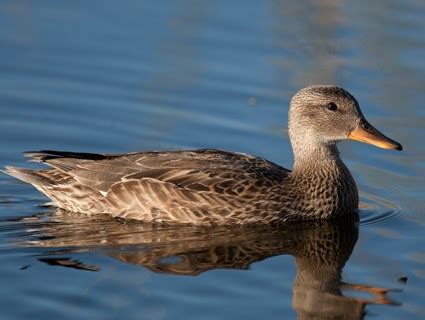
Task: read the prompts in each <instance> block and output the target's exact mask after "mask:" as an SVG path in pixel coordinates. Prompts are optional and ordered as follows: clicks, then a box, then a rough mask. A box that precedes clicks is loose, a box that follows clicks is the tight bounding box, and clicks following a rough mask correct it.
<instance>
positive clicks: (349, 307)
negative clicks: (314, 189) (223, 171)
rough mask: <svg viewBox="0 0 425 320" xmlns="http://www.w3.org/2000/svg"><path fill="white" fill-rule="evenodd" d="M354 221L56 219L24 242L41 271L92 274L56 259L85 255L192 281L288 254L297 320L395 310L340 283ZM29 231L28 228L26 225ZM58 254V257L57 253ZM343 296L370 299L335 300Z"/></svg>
mask: <svg viewBox="0 0 425 320" xmlns="http://www.w3.org/2000/svg"><path fill="white" fill-rule="evenodd" d="M357 219H358V217H357V216H352V217H351V218H347V217H345V218H344V220H339V221H326V222H314V223H305V222H304V223H303V224H293V225H286V226H281V227H276V226H243V227H242V226H237V227H235V226H233V227H229V226H228V227H226V226H219V227H199V226H198V227H196V226H182V225H179V226H170V225H168V226H160V225H149V224H141V223H139V222H134V221H122V220H112V219H111V218H109V217H105V218H103V217H96V218H90V217H87V216H86V215H81V216H75V215H69V214H64V213H63V212H61V211H58V212H56V214H54V216H53V218H51V219H49V220H48V221H47V222H43V223H41V224H40V226H39V227H38V228H37V227H36V228H35V229H37V230H38V231H37V232H36V233H34V234H33V236H32V238H31V239H30V240H28V241H27V242H26V245H27V246H31V247H42V248H49V251H48V253H47V254H46V255H44V254H43V257H42V258H40V259H39V260H40V261H42V262H45V263H48V264H49V265H60V266H64V267H71V268H76V269H83V270H89V271H97V270H99V267H97V266H93V265H87V264H84V263H83V262H81V261H79V260H75V259H72V258H67V257H64V255H70V254H71V255H72V253H76V252H80V251H86V250H87V249H90V248H95V249H96V250H99V249H100V250H102V251H103V252H105V254H107V255H109V256H111V257H113V258H115V259H118V260H120V261H122V262H125V263H129V264H134V265H140V266H143V267H145V268H148V269H150V270H152V271H153V272H160V273H167V274H175V275H190V276H196V275H199V274H200V273H202V272H205V271H208V270H212V269H219V268H227V269H247V268H249V266H250V265H251V264H252V263H254V262H257V261H261V260H264V259H266V258H269V257H272V256H276V255H282V254H289V255H292V256H294V258H295V261H296V270H297V273H296V277H295V281H294V285H293V298H292V305H293V307H294V309H295V310H296V312H297V314H298V316H299V317H300V318H309V317H312V316H314V317H317V316H318V315H320V316H325V317H330V318H334V317H344V316H350V319H351V318H353V316H354V318H362V317H363V315H364V314H365V307H366V306H367V305H368V304H371V303H373V304H395V302H393V301H391V300H390V299H389V298H387V296H386V293H387V291H388V290H387V289H384V288H375V287H370V286H366V285H353V284H347V283H344V282H342V280H341V272H342V269H343V267H344V265H345V263H346V261H347V260H348V258H349V257H350V255H351V253H352V251H353V248H354V246H355V244H356V241H357V238H358V228H357V224H356V222H357ZM32 227H33V228H34V227H35V224H34V223H32ZM63 248H66V249H63ZM345 288H348V289H351V290H361V291H365V292H367V293H369V294H371V298H370V299H365V298H358V297H350V296H346V295H344V294H343V292H342V291H343V290H344V289H345Z"/></svg>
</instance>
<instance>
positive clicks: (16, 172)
mask: <svg viewBox="0 0 425 320" xmlns="http://www.w3.org/2000/svg"><path fill="white" fill-rule="evenodd" d="M1 171H3V172H4V173H6V174H8V175H9V176H12V177H15V178H17V179H19V180H21V181H24V182H26V183H30V184H32V185H34V186H40V185H41V186H43V185H50V184H51V180H49V179H48V178H46V177H45V176H42V175H41V174H40V173H39V171H36V170H30V169H25V168H18V167H12V166H5V167H4V169H3V170H1Z"/></svg>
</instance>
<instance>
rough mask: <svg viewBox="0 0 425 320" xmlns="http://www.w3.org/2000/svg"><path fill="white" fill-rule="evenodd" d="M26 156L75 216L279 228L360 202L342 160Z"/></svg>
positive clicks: (48, 190)
mask: <svg viewBox="0 0 425 320" xmlns="http://www.w3.org/2000/svg"><path fill="white" fill-rule="evenodd" d="M29 156H30V157H33V158H34V159H35V160H37V161H42V162H45V163H47V164H49V165H51V166H53V167H54V169H51V170H42V171H30V172H31V177H35V178H37V181H28V182H31V183H33V184H34V185H36V187H37V188H38V189H39V190H40V191H41V192H43V193H44V194H46V195H47V196H48V197H49V198H50V199H51V200H52V201H53V203H54V204H55V205H56V206H58V207H60V208H63V209H65V210H68V211H73V212H85V213H89V214H96V213H109V214H111V215H112V216H114V217H120V218H131V219H137V220H145V221H153V222H180V223H194V224H228V223H231V224H247V223H279V222H283V221H288V220H294V219H319V218H329V217H330V216H338V215H341V214H344V213H349V212H352V211H353V210H354V209H355V208H357V203H358V200H356V199H357V198H355V199H354V201H347V200H346V196H347V195H350V194H352V193H355V194H356V192H357V191H356V188H355V184H354V181H352V179H351V181H350V183H347V182H346V181H345V179H343V175H345V174H347V173H348V170H347V168H346V167H345V166H344V165H343V164H342V162H341V163H329V164H328V166H326V167H324V168H322V169H323V170H315V169H314V168H313V167H312V168H311V172H309V173H308V174H305V172H303V173H302V174H301V173H298V172H293V173H291V172H290V171H288V170H287V169H285V168H283V167H281V166H278V165H276V164H274V163H272V162H269V161H266V160H263V159H261V158H256V157H253V156H249V155H245V154H240V153H231V152H225V151H221V150H194V151H175V152H141V153H134V154H130V155H129V154H123V155H96V157H93V156H91V155H84V154H69V153H64V154H60V155H58V154H57V155H54V152H50V153H49V152H46V153H36V154H29ZM90 158H91V159H90ZM13 170H14V169H9V172H10V173H11V174H14V172H13ZM20 174H21V175H22V174H24V173H22V172H21V173H20ZM348 174H349V173H348ZM15 175H17V176H18V175H19V171H17V172H15ZM23 179H24V177H23ZM344 201H345V202H344ZM341 209H342V210H341Z"/></svg>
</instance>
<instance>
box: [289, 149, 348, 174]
mask: <svg viewBox="0 0 425 320" xmlns="http://www.w3.org/2000/svg"><path fill="white" fill-rule="evenodd" d="M293 151H294V169H293V171H294V173H297V172H300V173H305V171H306V170H307V169H308V168H314V170H315V171H317V169H319V168H326V169H327V170H332V169H333V168H341V167H343V168H345V165H344V164H343V162H342V160H341V158H340V157H339V151H338V148H337V147H336V145H335V144H320V145H312V144H311V145H303V147H302V148H298V147H297V146H296V145H295V146H294V147H293ZM347 170H348V169H347ZM319 171H320V170H319ZM332 171H333V170H332Z"/></svg>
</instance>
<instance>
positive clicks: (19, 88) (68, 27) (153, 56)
mask: <svg viewBox="0 0 425 320" xmlns="http://www.w3.org/2000/svg"><path fill="white" fill-rule="evenodd" d="M424 17H425V5H424V3H423V1H415V0H411V1H402V0H384V1H379V2H377V1H375V2H371V1H343V0H340V1H338V0H335V1H332V0H330V1H305V2H301V1H272V0H268V1H261V2H260V1H242V0H240V1H232V2H228V1H208V2H207V1H189V0H185V1H178V2H176V1H161V2H158V1H131V0H128V1H120V2H117V1H109V0H108V1H105V0H104V1H53V0H43V1H24V0H20V1H16V0H14V1H6V0H5V1H2V2H1V3H0V137H1V138H0V165H1V166H3V165H6V164H13V165H17V166H30V167H31V166H34V164H26V163H24V161H25V160H24V159H23V158H22V156H21V152H22V151H26V150H38V149H59V150H73V151H89V152H129V151H134V150H151V149H155V150H159V149H185V148H206V147H211V148H220V149H226V150H232V151H238V152H246V153H250V154H254V155H258V156H261V157H264V158H267V159H269V160H271V161H274V162H276V163H279V164H281V165H284V166H285V167H288V168H290V167H291V165H292V153H291V149H290V144H289V140H288V136H287V129H286V123H287V108H288V103H289V100H290V98H291V96H292V95H293V94H294V93H295V92H296V91H297V90H298V89H299V88H301V87H304V86H306V85H310V84H317V83H336V84H339V85H342V86H343V87H345V88H346V89H348V90H349V91H350V92H351V93H353V94H354V95H355V96H356V97H357V99H358V100H359V102H360V105H361V107H362V110H363V112H364V114H365V115H366V117H367V118H368V119H369V121H370V122H371V123H372V124H374V125H375V126H376V127H378V128H379V129H380V130H382V131H383V132H384V133H386V134H387V135H388V136H390V137H392V138H394V139H396V140H397V141H400V142H401V143H402V144H403V146H404V151H403V152H395V151H388V150H382V149H378V148H375V147H372V146H369V145H364V144H360V143H354V142H347V143H342V144H341V146H340V150H341V153H342V155H343V158H344V161H345V162H346V164H347V165H348V167H349V168H350V170H351V172H352V174H353V176H354V177H355V179H356V181H357V184H358V186H359V190H360V193H361V202H362V205H361V210H360V211H359V217H360V223H359V224H358V225H349V226H347V225H346V224H344V223H342V225H341V224H330V225H328V224H324V225H313V226H303V225H301V226H293V227H291V228H289V229H283V230H280V229H275V230H270V229H267V228H266V230H258V229H250V228H248V229H234V228H230V229H226V228H224V229H223V228H212V229H211V228H208V229H199V228H193V227H163V228H159V227H152V226H149V225H143V224H134V223H131V222H123V221H116V220H113V219H110V218H108V217H98V218H89V217H86V216H84V215H80V216H78V215H72V216H70V215H67V214H63V213H61V212H55V211H54V210H53V209H52V208H47V207H44V206H43V204H44V203H45V202H46V201H47V199H46V198H44V197H43V196H42V195H41V194H39V193H38V192H37V191H36V190H34V189H33V188H32V187H31V186H28V185H26V184H23V183H20V182H19V181H16V180H14V179H12V178H10V177H8V176H6V175H0V279H1V283H2V286H0V296H1V299H0V308H1V310H2V311H1V317H2V318H5V319H24V318H29V317H31V318H34V319H38V318H40V319H41V318H42V319H57V318H62V319H75V318H89V319H120V318H122V319H136V318H137V319H140V318H142V319H220V318H230V319H239V318H245V319H258V318H260V317H261V318H271V319H277V318H280V319H282V318H283V319H290V318H296V317H299V318H306V317H309V316H310V317H313V318H314V317H318V318H320V317H324V316H333V317H335V318H336V317H338V316H339V317H341V316H343V315H344V316H346V317H348V316H351V317H352V318H361V317H365V318H377V319H418V318H422V317H424V315H425V307H424V306H425V293H424V288H425V253H424V247H425V240H424V237H423V235H424V230H425V217H424V214H423V212H424V209H425V202H424V199H425V188H424V183H423V181H424V176H425V166H424V163H425V145H424V143H423V137H425V111H424V110H425V109H424V108H423V104H424V101H425V91H424V88H425V63H424V59H423V57H424V56H425V50H424V49H425V32H424V30H425V19H424ZM329 239H331V241H329ZM324 244H327V245H324ZM331 279H332V280H331ZM315 284H318V285H319V287H320V285H322V286H323V288H321V289H320V290H319V289H317V288H315ZM355 284H357V285H364V286H366V287H363V288H362V290H360V287H359V286H355ZM365 288H366V289H365ZM372 288H374V289H375V290H374V291H373V290H372ZM376 288H382V290H378V289H376ZM384 289H389V291H388V292H387V290H384ZM372 291H373V292H372ZM324 307H329V309H330V310H331V313H330V314H329V313H326V312H327V311H325V310H323V309H324Z"/></svg>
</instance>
